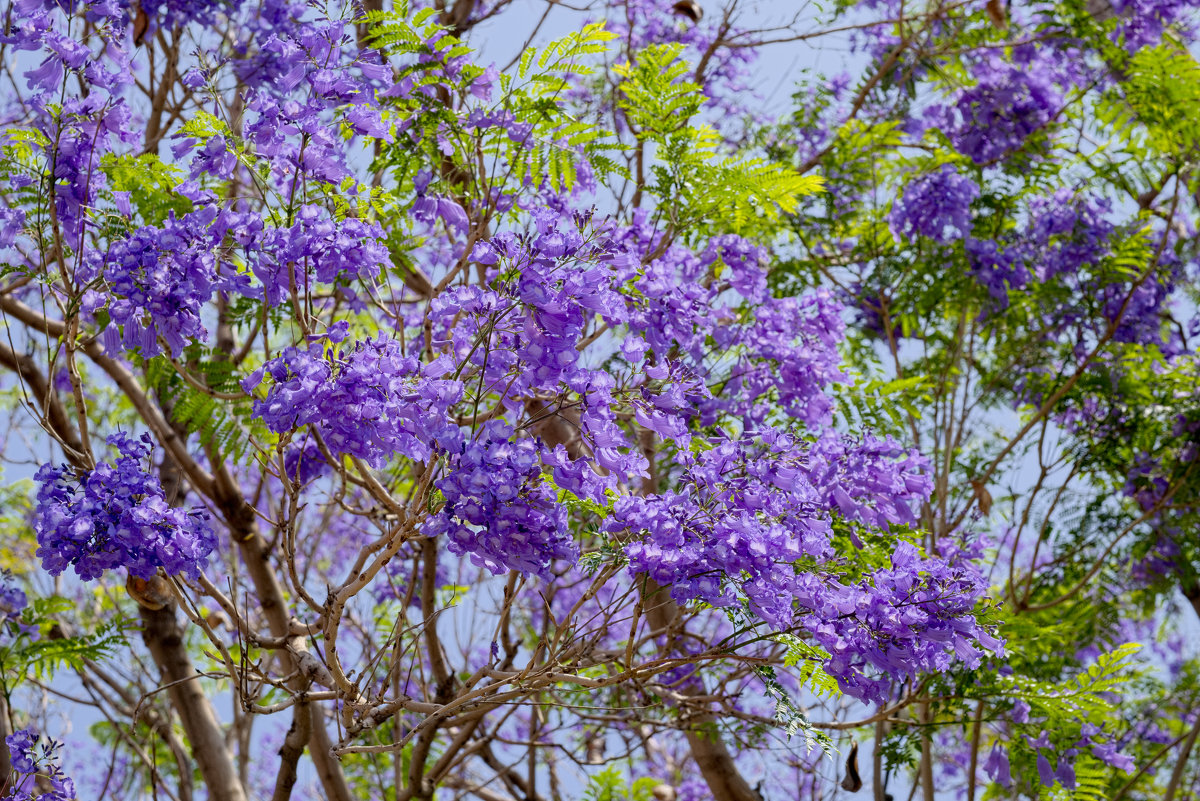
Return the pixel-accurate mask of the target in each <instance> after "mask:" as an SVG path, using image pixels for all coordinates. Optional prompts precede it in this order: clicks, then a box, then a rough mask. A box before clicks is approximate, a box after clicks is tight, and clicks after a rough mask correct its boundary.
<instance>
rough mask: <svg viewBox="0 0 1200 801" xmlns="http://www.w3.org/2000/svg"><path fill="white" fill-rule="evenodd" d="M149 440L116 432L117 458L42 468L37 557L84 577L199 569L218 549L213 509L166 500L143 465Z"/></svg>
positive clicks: (50, 567) (112, 439) (54, 570)
mask: <svg viewBox="0 0 1200 801" xmlns="http://www.w3.org/2000/svg"><path fill="white" fill-rule="evenodd" d="M151 442H152V440H151V439H150V436H149V435H148V434H143V435H142V436H141V437H140V438H134V437H133V436H131V435H129V434H126V433H124V432H119V433H116V434H113V435H111V436H109V438H108V444H109V445H110V446H112V447H113V448H115V449H116V450H117V451H118V456H117V458H116V460H115V461H114V462H112V463H109V462H100V463H99V464H97V465H96V467H95V469H94V470H92V471H90V472H88V473H83V474H80V473H76V472H74V471H73V470H72V469H71V468H68V467H55V466H53V465H43V466H42V468H41V469H40V470H38V472H37V476H36V477H35V478H36V480H37V482H38V494H37V505H36V507H35V509H34V531H35V532H36V534H37V540H38V550H37V555H38V557H39V558H40V559H41V560H42V566H43V567H44V568H45V569H46V570H47V571H48V572H49V573H50V574H51V575H55V576H57V575H58V574H60V573H62V572H63V570H65V569H66V568H67V567H74V568H75V572H76V574H78V575H79V577H80V578H82V579H85V580H89V579H94V578H99V577H100V575H101V574H102V573H103V572H104V571H105V570H114V569H117V568H121V567H124V568H126V569H128V570H129V572H130V573H131V574H133V575H135V576H139V577H141V578H150V577H151V576H153V575H155V573H157V572H158V570H159V569H160V568H161V569H163V570H165V571H166V572H167V573H168V574H176V573H183V574H186V575H189V576H192V577H193V578H194V577H196V576H198V575H199V574H200V571H201V570H202V569H203V567H204V565H205V563H206V561H207V559H208V556H209V554H211V553H212V551H213V549H214V548H215V547H216V537H215V535H214V534H213V530H212V527H211V525H210V523H209V518H208V513H207V512H206V511H204V509H202V508H194V509H190V510H185V509H179V508H174V507H171V506H169V505H168V504H167V502H166V500H165V499H164V497H163V489H162V485H161V484H160V483H159V480H158V477H157V476H156V475H154V474H153V473H151V472H149V470H148V468H149V465H147V464H144V463H145V462H146V461H147V460H148V458H149V456H150V453H151Z"/></svg>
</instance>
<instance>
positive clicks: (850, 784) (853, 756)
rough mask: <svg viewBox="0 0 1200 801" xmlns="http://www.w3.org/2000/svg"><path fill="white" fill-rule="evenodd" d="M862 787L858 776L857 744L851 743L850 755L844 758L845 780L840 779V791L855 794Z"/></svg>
mask: <svg viewBox="0 0 1200 801" xmlns="http://www.w3.org/2000/svg"><path fill="white" fill-rule="evenodd" d="M862 786H863V783H862V779H861V778H859V775H858V743H851V744H850V753H849V754H848V755H847V756H846V778H844V779H842V789H843V790H845V791H846V792H849V793H857V792H858V791H859V790H861V789H862Z"/></svg>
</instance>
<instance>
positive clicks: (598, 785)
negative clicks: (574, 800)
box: [583, 765, 659, 801]
mask: <svg viewBox="0 0 1200 801" xmlns="http://www.w3.org/2000/svg"><path fill="white" fill-rule="evenodd" d="M658 784H659V782H658V780H657V779H654V778H651V777H649V776H643V777H641V778H640V779H634V780H633V782H632V783H630V782H629V780H628V779H626V778H625V775H624V773H623V772H622V771H621V770H620V768H618V767H617V766H616V765H609V766H608V767H607V768H605V769H604V770H601V771H598V772H596V773H593V774H591V775H589V776H588V783H587V786H586V787H584V788H583V799H584V801H654V788H655V787H656V786H657V785H658Z"/></svg>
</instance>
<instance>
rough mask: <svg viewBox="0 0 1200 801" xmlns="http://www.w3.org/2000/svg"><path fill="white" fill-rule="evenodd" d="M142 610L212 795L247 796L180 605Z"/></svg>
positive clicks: (231, 799)
mask: <svg viewBox="0 0 1200 801" xmlns="http://www.w3.org/2000/svg"><path fill="white" fill-rule="evenodd" d="M159 580H160V581H161V579H159ZM139 609H140V610H141V616H142V640H143V641H144V642H145V643H146V647H147V648H148V649H149V650H150V656H151V657H152V658H153V659H154V663H155V664H156V665H158V669H159V671H160V672H161V674H162V683H163V685H164V686H165V687H166V688H167V690H166V692H167V696H168V697H169V698H170V700H171V706H172V707H173V708H174V709H175V711H176V712H177V713H178V714H179V719H180V721H181V722H182V723H183V730H184V732H185V733H186V734H187V738H188V742H189V743H190V744H191V747H192V756H193V757H194V758H195V760H196V765H197V766H198V767H199V768H200V775H201V776H202V777H203V778H204V786H205V789H206V790H207V792H208V797H209V798H211V799H213V801H246V793H245V791H244V790H243V789H242V785H241V782H240V781H238V776H237V770H236V768H235V767H234V765H233V759H232V757H231V756H230V754H229V749H227V748H226V747H225V734H224V732H223V731H222V729H221V725H220V723H218V721H217V716H216V713H215V712H214V710H213V708H212V704H211V703H210V702H209V700H208V696H207V695H205V694H204V689H203V688H202V687H201V686H200V682H199V681H198V679H199V674H198V673H197V672H196V667H195V665H193V664H192V659H191V656H190V655H189V654H188V651H187V646H186V645H185V643H184V640H183V627H182V626H180V625H179V620H178V618H177V617H176V615H175V606H174V605H173V604H172V605H168V606H164V607H163V608H162V609H148V608H146V607H145V606H143V605H141V604H139ZM184 780H185V781H186V780H187V779H186V777H184Z"/></svg>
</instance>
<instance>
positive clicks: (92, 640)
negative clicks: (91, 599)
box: [0, 596, 134, 693]
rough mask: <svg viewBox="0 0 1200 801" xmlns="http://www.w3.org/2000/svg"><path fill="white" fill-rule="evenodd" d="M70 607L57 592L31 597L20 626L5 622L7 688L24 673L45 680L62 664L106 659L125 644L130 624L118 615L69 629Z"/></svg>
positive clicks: (2, 667)
mask: <svg viewBox="0 0 1200 801" xmlns="http://www.w3.org/2000/svg"><path fill="white" fill-rule="evenodd" d="M74 609H75V604H74V603H73V602H72V601H70V600H68V599H66V598H62V597H59V596H51V597H48V598H33V599H31V601H30V604H29V606H28V607H27V608H26V609H25V611H24V612H23V613H22V615H21V618H20V622H21V623H22V624H23V625H24V626H25V627H26V628H25V629H24V630H18V629H17V627H16V623H15V621H9V622H8V623H7V624H6V625H7V626H8V627H9V628H10V631H9V632H7V634H8V635H9V636H8V637H7V638H6V644H3V645H0V676H2V677H3V685H4V688H5V689H6V691H7V692H10V693H11V692H12V690H13V688H14V687H16V686H17V685H19V684H20V683H21V682H23V681H24V680H25V679H26V678H27V677H31V676H32V677H34V678H36V679H38V680H39V681H43V682H45V681H49V680H50V679H51V678H52V677H53V675H54V673H55V672H56V671H57V670H59V669H60V668H62V667H64V666H67V667H70V668H73V669H76V670H79V669H82V668H83V665H84V662H86V661H92V662H99V661H101V660H103V659H107V658H108V657H110V656H111V655H112V654H114V653H116V652H117V651H118V650H119V649H121V648H123V647H125V646H126V645H127V644H128V641H127V632H128V631H129V630H130V629H131V628H132V627H133V625H134V624H133V622H132V621H130V620H129V619H127V618H125V617H123V616H120V615H118V616H115V617H112V618H110V619H108V620H106V621H103V622H101V623H100V624H99V625H98V626H96V628H95V630H93V631H89V632H84V633H81V634H73V633H71V632H70V631H69V629H68V628H67V627H66V626H65V624H64V622H63V621H65V620H66V616H67V613H69V612H71V611H72V610H74ZM35 632H36V636H33V633H35Z"/></svg>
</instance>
